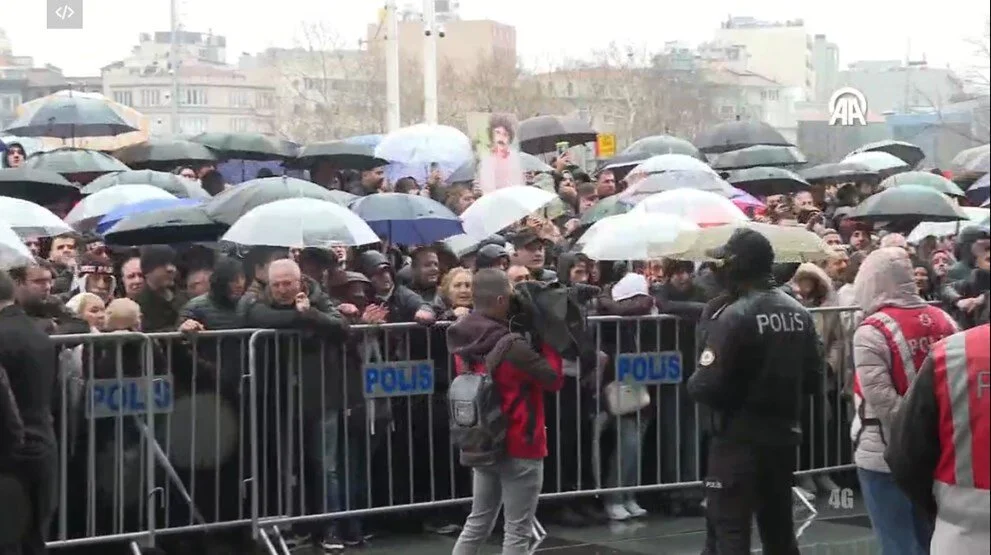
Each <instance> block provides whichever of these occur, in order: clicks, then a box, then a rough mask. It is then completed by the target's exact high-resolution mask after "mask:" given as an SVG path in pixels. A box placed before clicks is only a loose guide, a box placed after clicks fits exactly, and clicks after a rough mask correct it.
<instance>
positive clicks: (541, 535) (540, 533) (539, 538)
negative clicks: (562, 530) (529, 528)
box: [530, 517, 547, 555]
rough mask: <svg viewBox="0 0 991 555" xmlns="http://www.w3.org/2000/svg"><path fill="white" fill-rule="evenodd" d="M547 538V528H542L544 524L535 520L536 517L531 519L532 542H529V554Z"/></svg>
mask: <svg viewBox="0 0 991 555" xmlns="http://www.w3.org/2000/svg"><path fill="white" fill-rule="evenodd" d="M546 538H547V530H545V529H544V525H543V524H541V523H540V521H539V520H537V518H536V517H534V519H533V543H531V544H530V553H531V555H532V554H533V553H535V552H536V551H537V548H539V547H540V544H542V543H544V540H545V539H546Z"/></svg>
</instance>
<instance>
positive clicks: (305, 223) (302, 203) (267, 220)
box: [223, 198, 379, 248]
mask: <svg viewBox="0 0 991 555" xmlns="http://www.w3.org/2000/svg"><path fill="white" fill-rule="evenodd" d="M223 240H224V241H230V242H232V243H237V244H239V245H265V246H269V247H288V248H306V247H320V248H326V247H330V246H332V245H340V244H344V245H347V246H357V245H368V244H371V243H377V242H378V241H379V238H378V236H377V235H375V232H374V231H372V228H371V227H369V226H368V224H367V223H365V221H364V220H362V219H361V218H360V217H358V215H357V214H355V213H354V212H351V211H350V210H348V209H347V208H344V207H343V206H339V205H337V204H334V203H332V202H328V201H325V200H316V199H311V198H290V199H284V200H277V201H275V202H270V203H268V204H263V205H261V206H257V207H255V208H252V209H251V210H249V211H248V213H247V214H245V215H243V216H241V217H240V218H239V219H238V220H237V221H236V222H234V225H232V226H231V228H230V229H228V230H227V233H225V234H224V236H223Z"/></svg>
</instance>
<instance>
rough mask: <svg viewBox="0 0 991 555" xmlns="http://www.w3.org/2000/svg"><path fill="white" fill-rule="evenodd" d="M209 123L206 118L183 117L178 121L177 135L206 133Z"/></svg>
mask: <svg viewBox="0 0 991 555" xmlns="http://www.w3.org/2000/svg"><path fill="white" fill-rule="evenodd" d="M208 124H209V121H208V119H207V118H206V117H203V116H199V117H184V118H182V119H180V120H179V133H184V134H194V133H206V131H207V126H208Z"/></svg>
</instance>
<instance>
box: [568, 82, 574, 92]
mask: <svg viewBox="0 0 991 555" xmlns="http://www.w3.org/2000/svg"><path fill="white" fill-rule="evenodd" d="M568 96H575V84H574V83H572V82H571V81H568Z"/></svg>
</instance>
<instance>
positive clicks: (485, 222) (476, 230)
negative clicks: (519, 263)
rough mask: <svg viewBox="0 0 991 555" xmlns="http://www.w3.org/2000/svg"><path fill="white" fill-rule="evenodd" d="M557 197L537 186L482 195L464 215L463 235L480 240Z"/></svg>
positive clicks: (516, 187)
mask: <svg viewBox="0 0 991 555" xmlns="http://www.w3.org/2000/svg"><path fill="white" fill-rule="evenodd" d="M556 198H557V195H555V194H554V193H551V192H549V191H545V190H543V189H540V188H538V187H528V186H526V185H514V186H512V187H504V188H502V189H499V190H497V191H493V192H491V193H488V194H485V195H482V196H481V198H479V199H478V200H476V201H475V202H474V203H472V205H471V206H469V207H468V209H467V210H465V211H464V213H462V214H461V221H462V222H463V223H464V228H465V234H466V235H468V236H470V237H474V238H476V239H484V238H486V237H488V236H489V235H492V234H493V233H498V232H499V231H502V230H503V229H504V228H506V227H508V226H510V225H512V224H513V222H515V221H516V220H519V219H521V218H525V217H526V216H529V215H530V214H533V213H534V212H536V211H537V210H540V209H541V208H543V207H544V206H547V204H549V203H550V202H551V201H552V200H554V199H556Z"/></svg>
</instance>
